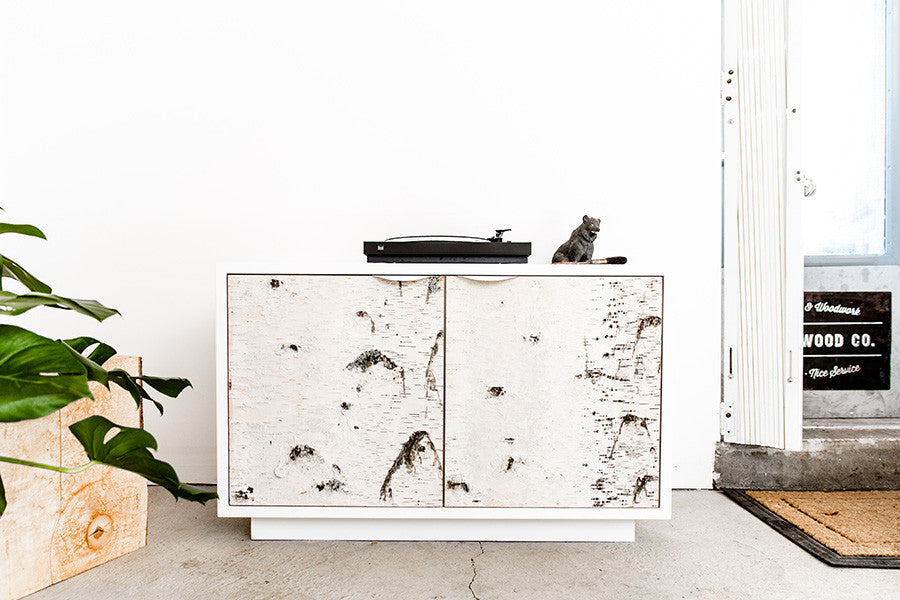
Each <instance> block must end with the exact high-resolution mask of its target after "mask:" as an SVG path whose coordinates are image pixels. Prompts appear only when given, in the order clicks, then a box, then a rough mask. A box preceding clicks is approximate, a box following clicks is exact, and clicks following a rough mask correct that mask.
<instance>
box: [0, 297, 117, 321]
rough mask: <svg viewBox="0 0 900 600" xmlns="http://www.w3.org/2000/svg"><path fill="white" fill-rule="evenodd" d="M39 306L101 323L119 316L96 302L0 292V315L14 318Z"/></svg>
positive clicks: (114, 310) (113, 310)
mask: <svg viewBox="0 0 900 600" xmlns="http://www.w3.org/2000/svg"><path fill="white" fill-rule="evenodd" d="M39 306H49V307H51V308H61V309H63V310H74V311H75V312H78V313H81V314H83V315H87V316H89V317H92V318H94V319H96V320H98V321H103V320H104V319H107V318H109V317H111V316H112V315H117V314H120V313H119V311H117V310H116V309H114V308H108V307H106V306H103V305H102V304H100V303H99V302H97V301H96V300H75V299H73V298H65V297H63V296H55V295H53V294H43V293H39V292H32V293H29V294H14V293H12V292H0V313H5V314H7V315H10V316H16V315H21V314H22V313H24V312H27V311H29V310H31V309H32V308H37V307H39Z"/></svg>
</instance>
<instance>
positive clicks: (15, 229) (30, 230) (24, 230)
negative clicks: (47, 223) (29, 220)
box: [0, 223, 47, 240]
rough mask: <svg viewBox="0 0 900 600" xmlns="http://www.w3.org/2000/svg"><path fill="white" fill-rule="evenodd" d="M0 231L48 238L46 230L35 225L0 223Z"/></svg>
mask: <svg viewBox="0 0 900 600" xmlns="http://www.w3.org/2000/svg"><path fill="white" fill-rule="evenodd" d="M0 233H18V234H19V235H30V236H32V237H37V238H41V239H42V240H46V239H47V236H46V235H44V232H43V231H41V230H40V229H38V228H37V227H35V226H34V225H16V224H15V223H0Z"/></svg>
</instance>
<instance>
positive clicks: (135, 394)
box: [62, 337, 191, 414]
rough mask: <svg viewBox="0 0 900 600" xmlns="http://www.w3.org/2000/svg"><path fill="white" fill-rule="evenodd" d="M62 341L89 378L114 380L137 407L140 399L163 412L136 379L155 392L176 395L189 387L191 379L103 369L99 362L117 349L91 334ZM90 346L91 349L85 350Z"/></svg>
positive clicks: (101, 362)
mask: <svg viewBox="0 0 900 600" xmlns="http://www.w3.org/2000/svg"><path fill="white" fill-rule="evenodd" d="M62 343H63V344H64V345H65V346H66V347H67V348H68V349H69V350H70V351H71V352H72V355H73V356H74V357H75V358H76V359H77V360H78V361H79V362H81V363H82V365H84V368H85V369H86V370H87V377H88V379H89V380H90V381H96V382H98V383H101V384H103V385H104V386H106V387H107V388H109V384H110V382H112V383H115V384H116V385H118V386H119V387H121V388H122V389H124V390H125V391H126V392H128V393H129V394H131V397H132V398H133V399H134V402H135V404H137V406H138V408H140V407H141V404H142V402H143V400H149V401H150V402H152V403H153V404H154V405H155V406H156V409H157V410H158V411H159V414H163V405H162V404H160V403H159V402H157V401H156V400H155V399H154V398H153V397H151V396H150V394H148V393H147V391H146V390H145V389H144V387H143V386H142V385H141V384H140V383H138V382H142V383H145V384H147V385H148V386H150V387H151V388H153V389H154V390H156V391H157V392H159V393H161V394H164V395H166V396H169V397H170V398H177V397H178V395H179V394H180V393H181V392H183V391H184V390H185V389H186V388H189V387H191V382H190V381H188V380H187V379H183V378H180V377H170V378H165V377H152V376H150V375H131V374H130V373H128V372H127V371H125V370H124V369H110V370H108V371H107V370H106V369H104V368H103V367H101V366H100V365H102V364H103V363H105V362H106V361H107V360H109V359H110V358H112V357H113V356H115V354H116V349H115V348H113V347H112V346H110V345H109V344H104V343H103V342H101V341H99V340H95V339H94V338H91V337H79V338H74V339H71V340H63V341H62ZM89 348H93V350H91V352H90V353H88V354H87V355H85V352H86V351H87V350H88V349H89Z"/></svg>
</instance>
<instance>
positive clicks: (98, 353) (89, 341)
mask: <svg viewBox="0 0 900 600" xmlns="http://www.w3.org/2000/svg"><path fill="white" fill-rule="evenodd" d="M63 342H65V343H66V344H67V345H68V346H69V347H71V348H72V349H73V350H75V351H76V352H78V353H79V354H84V351H85V350H87V349H88V348H90V347H91V346H95V345H96V346H97V347H96V348H94V349H93V350H92V351H91V353H90V354H89V355H88V356H87V358H88V359H89V360H92V361H94V362H95V363H97V364H98V365H100V366H102V365H103V363H105V362H106V361H108V360H109V359H111V358H112V357H113V356H115V355H116V349H115V348H113V347H112V346H110V345H109V344H104V343H103V342H101V341H100V340H95V339H94V338H92V337H77V338H72V339H71V340H63Z"/></svg>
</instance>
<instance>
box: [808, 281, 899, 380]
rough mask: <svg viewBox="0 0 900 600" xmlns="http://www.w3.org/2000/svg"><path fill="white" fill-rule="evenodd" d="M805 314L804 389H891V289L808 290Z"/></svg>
mask: <svg viewBox="0 0 900 600" xmlns="http://www.w3.org/2000/svg"><path fill="white" fill-rule="evenodd" d="M803 314H804V317H803V389H805V390H887V389H890V387H891V293H890V292H806V294H805V297H804V304H803Z"/></svg>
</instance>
